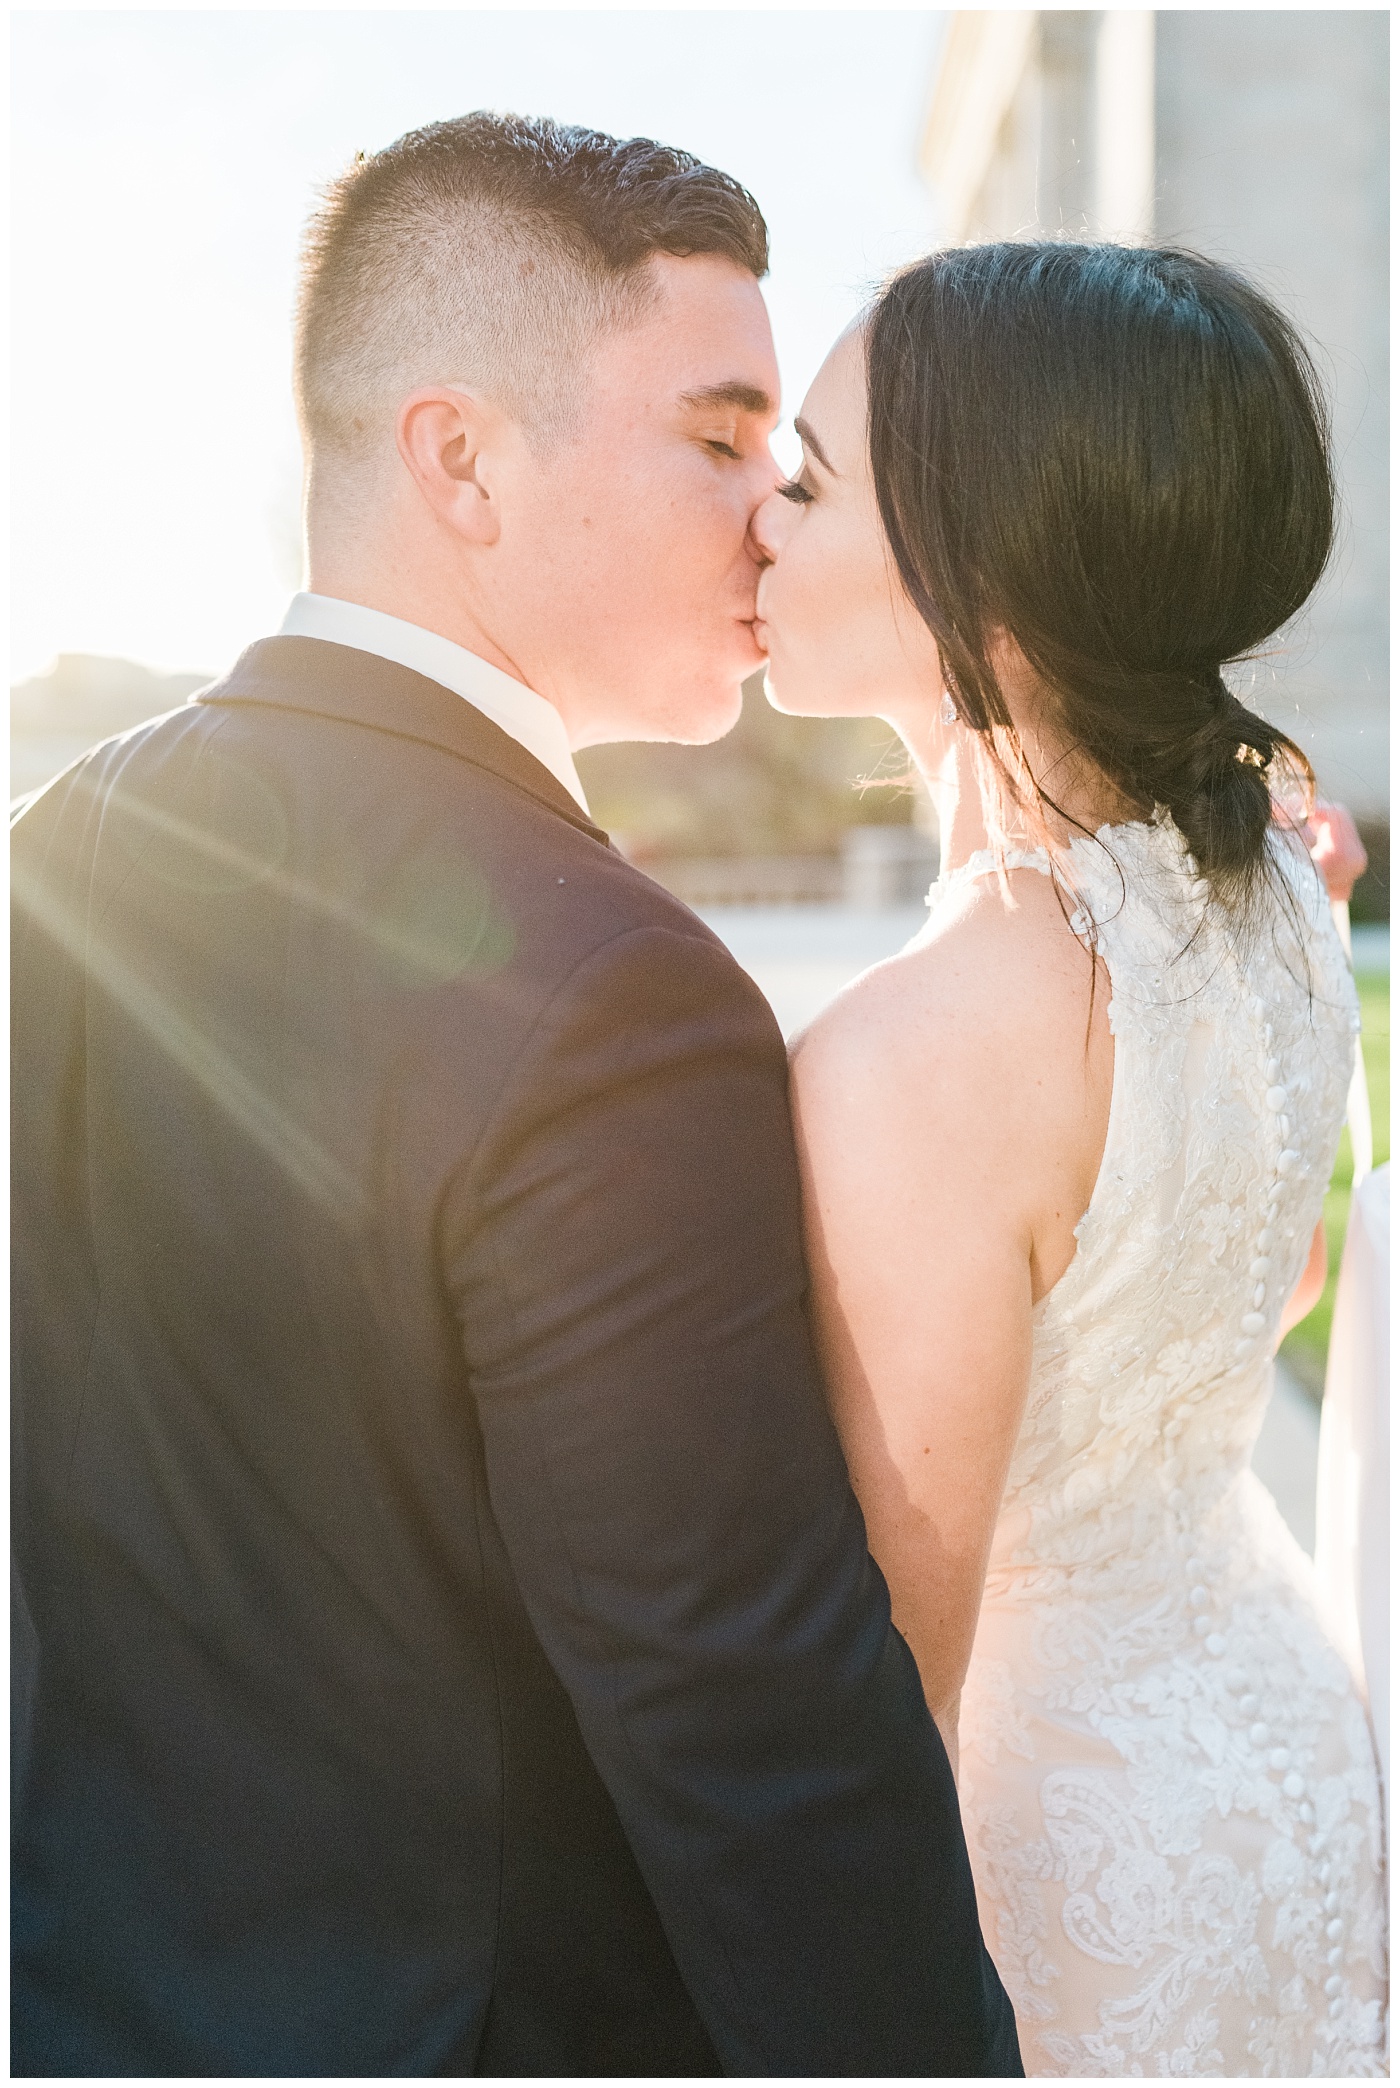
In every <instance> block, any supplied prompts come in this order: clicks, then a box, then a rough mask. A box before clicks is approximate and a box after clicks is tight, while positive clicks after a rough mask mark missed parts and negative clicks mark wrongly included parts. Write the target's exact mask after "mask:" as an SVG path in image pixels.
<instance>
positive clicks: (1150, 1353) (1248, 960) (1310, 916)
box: [931, 813, 1385, 2078]
mask: <svg viewBox="0 0 1400 2088" xmlns="http://www.w3.org/2000/svg"><path fill="white" fill-rule="evenodd" d="M1269 845H1270V847H1271V848H1272V849H1273V850H1274V855H1275V862H1276V864H1277V867H1278V870H1279V873H1280V876H1281V878H1282V879H1283V880H1284V881H1285V884H1286V887H1287V890H1288V891H1289V892H1290V893H1291V895H1292V898H1293V902H1294V905H1293V908H1292V909H1291V910H1290V908H1289V907H1288V906H1286V905H1285V904H1283V903H1282V902H1281V901H1279V900H1277V899H1275V898H1271V899H1270V902H1269V909H1268V911H1267V913H1266V916H1265V918H1264V919H1263V920H1262V921H1260V922H1256V923H1255V924H1254V925H1253V926H1252V927H1251V929H1250V930H1249V931H1248V932H1247V933H1246V932H1244V931H1239V930H1237V929H1236V928H1235V927H1233V926H1232V924H1231V922H1230V920H1229V919H1228V917H1226V916H1225V915H1224V914H1223V911H1222V909H1221V908H1220V907H1219V906H1218V905H1216V904H1214V903H1211V902H1210V898H1209V889H1208V887H1207V886H1206V885H1205V883H1204V882H1203V881H1202V880H1200V879H1198V878H1197V877H1196V875H1195V872H1194V866H1193V865H1192V862H1191V859H1190V856H1189V855H1188V853H1187V850H1186V847H1185V843H1184V842H1183V841H1182V838H1181V836H1180V834H1179V833H1178V832H1177V829H1176V828H1175V827H1174V826H1173V824H1172V823H1171V821H1170V819H1169V818H1168V817H1167V816H1166V815H1165V814H1160V813H1159V815H1158V817H1157V819H1156V820H1155V821H1154V822H1153V823H1151V824H1150V825H1149V824H1145V823H1143V824H1133V825H1127V826H1117V827H1112V828H1104V829H1102V831H1101V833H1100V835H1099V836H1098V837H1097V839H1088V838H1082V839H1079V840H1077V841H1076V842H1075V843H1074V845H1073V846H1072V848H1071V849H1070V851H1069V863H1068V874H1067V876H1066V875H1065V873H1063V872H1062V873H1061V882H1062V884H1064V885H1065V886H1066V890H1067V892H1069V896H1068V899H1067V903H1068V904H1069V905H1070V906H1071V907H1072V908H1073V909H1074V911H1073V917H1072V921H1071V925H1072V926H1073V928H1074V930H1075V932H1076V933H1077V934H1078V935H1079V936H1080V937H1081V939H1082V940H1084V941H1085V942H1086V943H1087V944H1089V945H1090V946H1092V947H1095V948H1096V949H1097V950H1098V953H1099V955H1100V956H1101V957H1102V958H1103V960H1104V963H1105V965H1106V968H1107V971H1108V975H1109V981H1110V991H1111V1002H1110V1007H1109V1021H1110V1027H1111V1029H1112V1033H1113V1038H1114V1071H1113V1097H1112V1105H1111V1109H1110V1116H1109V1127H1108V1135H1107V1141H1106V1145H1105V1149H1104V1155H1103V1162H1102V1167H1101V1170H1100V1173H1099V1177H1098V1181H1097V1184H1096V1186H1095V1189H1094V1194H1093V1197H1092V1200H1091V1202H1090V1205H1089V1208H1088V1210H1087V1211H1086V1213H1085V1215H1084V1217H1083V1219H1082V1220H1081V1221H1080V1224H1079V1227H1078V1229H1077V1235H1076V1237H1077V1240H1078V1249H1077V1252H1076V1256H1075V1259H1074V1261H1073V1262H1072V1263H1071V1264H1070V1266H1069V1268H1068V1270H1067V1271H1066V1272H1065V1274H1064V1276H1063V1277H1062V1278H1061V1280H1060V1281H1059V1283H1058V1284H1056V1286H1055V1287H1054V1289H1053V1290H1052V1291H1051V1292H1050V1294H1049V1295H1048V1296H1047V1297H1046V1298H1044V1299H1043V1300H1042V1301H1041V1303H1040V1305H1039V1306H1038V1307H1037V1309H1036V1313H1035V1321H1034V1348H1033V1360H1032V1368H1031V1381H1030V1397H1029V1401H1028V1404H1027V1409H1026V1416H1025V1420H1024V1423H1023V1425H1022V1429H1021V1434H1020V1438H1019V1440H1018V1443H1017V1446H1016V1450H1015V1454H1014V1457H1013V1461H1012V1467H1011V1474H1010V1479H1009V1482H1008V1485H1007V1489H1006V1495H1005V1498H1004V1500H1003V1503H1002V1508H1001V1513H1000V1517H999V1520H998V1524H997V1530H996V1536H995V1540H994V1544H993V1550H992V1557H991V1565H990V1569H989V1572H988V1577H987V1586H986V1593H985V1596H984V1600H983V1605H982V1612H981V1618H980V1622H979V1625H978V1631H977V1639H976V1646H975V1650H974V1654H973V1659H972V1665H971V1668H970V1670H969V1673H968V1678H967V1683H966V1686H965V1688H964V1692H963V1698H962V1714H961V1726H960V1745H961V1757H962V1760H961V1772H960V1786H961V1793H962V1804H963V1814H964V1820H965V1823H966V1828H967V1838H968V1844H969V1848H970V1851H971V1855H972V1864H973V1871H974V1874H975V1876H976V1880H977V1888H978V1895H979V1900H980V1904H981V1914H982V1924H983V1931H984V1933H985V1935H986V1937H987V1941H988V1945H989V1948H990V1949H991V1952H992V1955H993V1957H994V1958H995V1960H996V1963H997V1966H998V1969H999V1971H1000V1973H1001V1976H1002V1979H1003V1981H1004V1982H1005V1985H1006V1987H1007V1991H1008V1992H1009V1994H1010V1996H1011V1999H1012V2001H1013V2003H1014V2005H1015V2009H1016V2016H1017V2022H1018V2025H1019V2028H1020V2035H1021V2049H1022V2053H1023V2055H1024V2059H1025V2066H1026V2072H1027V2073H1028V2074H1032V2075H1057V2076H1072V2077H1080V2078H1083V2077H1093V2076H1125V2075H1126V2076H1138V2075H1195V2076H1201V2075H1216V2076H1220V2075H1227V2076H1242V2075H1273V2076H1294V2077H1297V2076H1308V2075H1324V2076H1335V2075H1348V2074H1361V2075H1371V2074H1381V2073H1383V2072H1384V2071H1385V2022H1384V1973H1385V1962H1384V1953H1385V1916H1384V1899H1383V1868H1384V1857H1383V1849H1382V1829H1381V1813H1380V1800H1379V1792H1378V1785H1377V1777H1376V1768H1375V1758H1374V1753H1373V1748H1372V1743H1371V1737H1370V1729H1369V1726H1368V1723H1367V1719H1366V1713H1365V1710H1364V1708H1363V1705H1362V1703H1361V1701H1360V1698H1359V1697H1358V1695H1357V1692H1356V1689H1355V1687H1354V1685H1353V1682H1352V1679H1351V1676H1350V1673H1349V1671H1348V1669H1347V1667H1346V1665H1345V1663H1344V1661H1343V1659H1342V1658H1341V1656H1340V1655H1339V1653H1338V1652H1337V1651H1336V1650H1335V1649H1334V1647H1333V1645H1332V1644H1331V1642H1330V1640H1329V1638H1328V1636H1327V1633H1326V1630H1325V1628H1324V1626H1323V1624H1322V1621H1321V1617H1320V1613H1319V1610H1318V1607H1317V1604H1316V1601H1315V1599H1314V1595H1313V1592H1312V1585H1311V1562H1310V1561H1309V1560H1308V1559H1307V1558H1306V1556H1305V1555H1304V1553H1303V1552H1302V1551H1301V1550H1300V1548H1299V1547H1298V1545H1297V1544H1296V1543H1295V1542H1294V1540H1293V1538H1292V1537H1291V1536H1290V1534H1289V1532H1288V1530H1287V1528H1286V1526H1285V1525H1284V1523H1283V1520H1282V1518H1281V1517H1280V1515H1279V1513H1278V1511H1277V1509H1276V1508H1275V1506H1274V1504H1273V1501H1272V1499H1271V1497H1270V1496H1269V1494H1268V1493H1267V1491H1266V1490H1265V1488H1264V1487H1263V1485H1262V1484H1261V1482H1260V1481H1259V1480H1258V1479H1257V1478H1256V1477H1255V1476H1254V1474H1253V1473H1252V1472H1251V1471H1250V1469H1249V1459H1250V1454H1251V1451H1252V1449H1253V1446H1254V1442H1255V1438H1256V1436H1257V1435H1258V1432H1259V1427H1260V1424H1261V1421H1262V1419H1263V1414H1264V1408H1265V1406H1266V1404H1267V1401H1268V1397H1269V1391H1270V1386H1271V1376H1272V1369H1271V1359H1272V1355H1273V1350H1274V1346H1275V1341H1276V1337H1277V1330H1278V1325H1279V1320H1280V1315H1281V1312H1282V1308H1283V1306H1284V1304H1285V1303H1286V1301H1287V1299H1288V1298H1289V1296H1290V1295H1291V1293H1292V1291H1293V1289H1294V1287H1295V1285H1296V1284H1297V1282H1298V1279H1299V1277H1300V1276H1301V1275H1302V1272H1303V1269H1304V1267H1305V1265H1306V1262H1307V1257H1308V1248H1309V1243H1310V1240H1311V1236H1312V1231H1313V1228H1314V1226H1315V1224H1316V1222H1317V1219H1318V1217H1319V1216H1320V1214H1321V1209H1322V1199H1323V1192H1324V1190H1325V1188H1326V1185H1327V1181H1328V1177H1329V1174H1330V1171H1331V1166H1332V1161H1333V1156H1334V1153H1335V1150H1336V1145H1337V1140H1338V1137H1339V1134H1340V1130H1341V1125H1342V1122H1343V1117H1344V1112H1345V1102H1346V1092H1347V1084H1348V1079H1349V1076H1350V1071H1351V1066H1352V1062H1353V1055H1354V1050H1355V1037H1356V1033H1357V1029H1358V1026H1359V1017H1358V1013H1357V1002H1356V995H1355V991H1354V989H1353V986H1352V981H1351V975H1350V972H1349V969H1348V966H1347V962H1346V959H1345V956H1344V955H1343V952H1342V948H1341V945H1340V943H1339V941H1338V939H1337V936H1336V934H1335V932H1334V930H1333V928H1332V924H1331V920H1330V917H1329V914H1328V909H1327V901H1326V897H1325V894H1324V893H1323V891H1322V888H1321V885H1320V883H1319V881H1318V879H1317V877H1316V875H1315V873H1314V872H1313V870H1312V867H1311V865H1310V864H1308V863H1306V862H1305V861H1303V860H1302V859H1301V858H1300V857H1299V856H1298V855H1297V854H1295V853H1294V852H1293V851H1292V850H1291V849H1290V848H1289V847H1288V845H1287V844H1286V843H1285V842H1284V841H1283V840H1282V838H1281V837H1277V836H1275V837H1271V840H1270V844H1269ZM1006 861H1007V867H1009V868H1015V867H1034V868H1036V869H1039V870H1042V871H1045V872H1046V873H1047V874H1049V871H1050V864H1049V860H1048V858H1047V857H1046V856H1045V855H1044V854H1043V853H1041V852H1036V853H1033V854H1031V855H1013V856H1010V857H1008V858H1007V859H1006ZM994 868H995V866H994V864H993V863H992V861H991V859H990V858H989V857H985V856H984V857H980V858H975V859H974V860H973V861H972V862H971V863H969V864H967V865H965V866H963V868H962V869H961V870H959V871H956V872H954V873H953V874H952V877H951V878H950V879H949V880H948V881H947V882H948V883H961V882H962V881H964V880H965V879H967V878H969V877H978V876H986V875H988V874H989V873H991V872H992V871H993V870H994ZM1071 886H1072V891H1069V887H1071ZM944 888H946V887H938V886H936V887H935V888H934V894H933V895H931V896H932V897H933V898H934V900H935V902H936V899H937V896H938V894H939V892H940V890H941V889H944ZM1290 913H1291V914H1292V915H1293V916H1294V917H1290Z"/></svg>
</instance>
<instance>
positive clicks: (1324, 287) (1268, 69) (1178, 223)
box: [920, 8, 1390, 852]
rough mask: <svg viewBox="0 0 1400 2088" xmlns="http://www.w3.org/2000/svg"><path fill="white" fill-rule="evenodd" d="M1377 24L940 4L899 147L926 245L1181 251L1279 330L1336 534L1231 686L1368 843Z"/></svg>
mask: <svg viewBox="0 0 1400 2088" xmlns="http://www.w3.org/2000/svg"><path fill="white" fill-rule="evenodd" d="M1389 29H1390V23H1389V17H1388V15H1387V14H1386V13H1385V12H1382V11H1379V10H1378V11H1374V12H1373V11H1366V12H1362V11H1360V10H1328V11H1325V12H1324V11H1322V10H1317V11H1313V10H1299V11H1293V10H1288V11H1284V10H1282V9H1255V10H1243V9H1234V8H1231V9H1219V10H1210V11H1207V10H1199V11H1198V10H1194V9H1188V10H1181V11H1177V10H1171V11H1167V10H1163V11H1161V12H1153V11H1152V10H1147V9H1143V10H1117V9H1113V10H1106V11H1092V12H1091V11H1087V10H1066V11H1063V12H1059V11H1057V12H1049V11H1046V12H1038V11H1017V10H1009V9H1000V10H996V11H993V10H990V9H988V10H982V9H977V10H969V11H967V12H962V13H955V14H952V15H950V16H949V18H948V29H947V33H946V37H945V40H944V43H943V47H942V52H941V55H940V58H939V60H938V63H937V67H936V72H935V77H934V80H933V84H932V90H931V94H930V98H929V107H928V117H927V122H926V125H925V130H924V136H923V140H922V145H921V151H920V163H921V166H922V169H923V172H924V174H925V175H926V177H927V179H928V181H929V184H930V186H931V188H932V191H933V194H934V199H935V208H936V212H937V217H936V225H935V231H936V236H937V239H938V243H939V244H940V245H948V246H951V245H957V244H960V243H962V242H963V241H968V240H979V239H1008V238H1017V237H1021V238H1025V237H1044V236H1051V237H1053V236H1056V235H1062V236H1065V237H1070V238H1106V239H1129V240H1150V241H1154V242H1160V243H1162V244H1178V245H1183V246H1189V247H1194V248H1196V249H1197V250H1198V251H1200V252H1203V253H1207V254H1210V255H1212V256H1215V257H1218V258H1220V259H1223V260H1228V261H1232V262H1234V263H1236V264H1237V265H1239V266H1240V267H1241V268H1243V269H1244V270H1245V271H1246V272H1247V273H1248V274H1249V275H1250V276H1251V277H1253V278H1254V279H1255V280H1256V281H1257V282H1258V283H1259V284H1260V285H1261V286H1262V287H1263V288H1264V289H1265V290H1266V291H1268V292H1269V293H1270V294H1271V295H1272V296H1273V297H1275V298H1276V299H1277V300H1278V302H1279V303H1281V304H1282V305H1283V306H1284V308H1285V309H1286V310H1287V311H1288V312H1289V313H1290V315H1291V316H1292V317H1293V318H1294V320H1295V321H1296V322H1297V323H1298V324H1299V326H1300V327H1301V329H1302V331H1303V333H1304V335H1305V337H1306V339H1307V340H1308V342H1309V345H1310V346H1311V347H1312V348H1313V350H1314V353H1315V354H1316V356H1317V360H1318V363H1319V366H1320V368H1321V371H1322V374H1323V378H1324V381H1325V382H1326V384H1327V387H1328V390H1329V393H1330V395H1331V398H1332V401H1333V407H1334V430H1335V447H1336V457H1337V464H1338V474H1339V479H1340V485H1341V494H1342V517H1341V530H1340V536H1339V542H1338V545H1337V549H1336V552H1335V555H1334V558H1333V562H1332V566H1331V569H1330V571H1329V573H1328V576H1327V578H1326V579H1325V580H1324V582H1323V585H1322V587H1321V589H1320V591H1319V594H1318V597H1317V598H1316V600H1315V602H1314V605H1313V607H1312V609H1311V610H1310V611H1309V613H1308V615H1307V617H1306V620H1305V622H1304V623H1303V625H1302V626H1301V627H1300V628H1299V629H1298V630H1297V631H1295V632H1293V633H1291V634H1289V636H1288V638H1287V640H1286V642H1285V644H1284V645H1283V647H1282V648H1281V650H1280V653H1279V655H1278V657H1277V658H1275V659H1273V660H1270V661H1269V662H1267V663H1264V664H1261V665H1260V666H1259V667H1257V668H1256V669H1255V670H1254V674H1253V682H1252V694H1251V690H1250V688H1249V687H1247V686H1244V685H1242V686H1241V693H1242V694H1243V695H1245V697H1246V700H1248V701H1252V702H1253V703H1254V704H1255V705H1256V706H1257V707H1258V708H1259V709H1262V710H1265V711H1267V712H1268V713H1269V714H1270V715H1271V716H1273V717H1274V718H1275V719H1277V721H1278V722H1279V723H1280V724H1282V725H1284V727H1285V728H1286V729H1287V730H1289V731H1291V732H1292V733H1293V734H1294V737H1295V738H1297V739H1299V741H1300V743H1301V744H1302V745H1303V746H1304V748H1305V749H1306V750H1307V752H1308V754H1309V755H1310V756H1311V758H1312V760H1313V762H1314V764H1315V766H1316V768H1317V772H1318V777H1319V781H1320V784H1321V787H1322V789H1323V791H1324V792H1325V793H1326V794H1328V795H1331V796H1336V797H1340V798H1343V799H1345V800H1346V802H1348V803H1349V804H1350V805H1351V806H1352V807H1353V808H1354V809H1355V810H1356V812H1357V813H1358V814H1359V815H1361V816H1363V817H1364V818H1365V820H1366V822H1367V825H1368V828H1369V829H1370V835H1369V838H1370V839H1371V840H1372V842H1373V844H1383V842H1384V839H1385V834H1386V831H1387V826H1388V817H1389V813H1388V799H1387V769H1388V752H1387V750H1388V734H1387V710H1388V694H1389V661H1388V649H1387V610H1388V601H1389V586H1388V545H1387V520H1388V484H1387V452H1388V441H1389V425H1388V414H1387V398H1386V387H1387V380H1388V329H1387V320H1388V308H1389V292H1388V280H1387V277H1388V268H1387V262H1388V252H1389V227H1388V204H1389V179H1388V157H1389V154H1388V83H1389ZM1377 852H1379V850H1378V851H1377Z"/></svg>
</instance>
